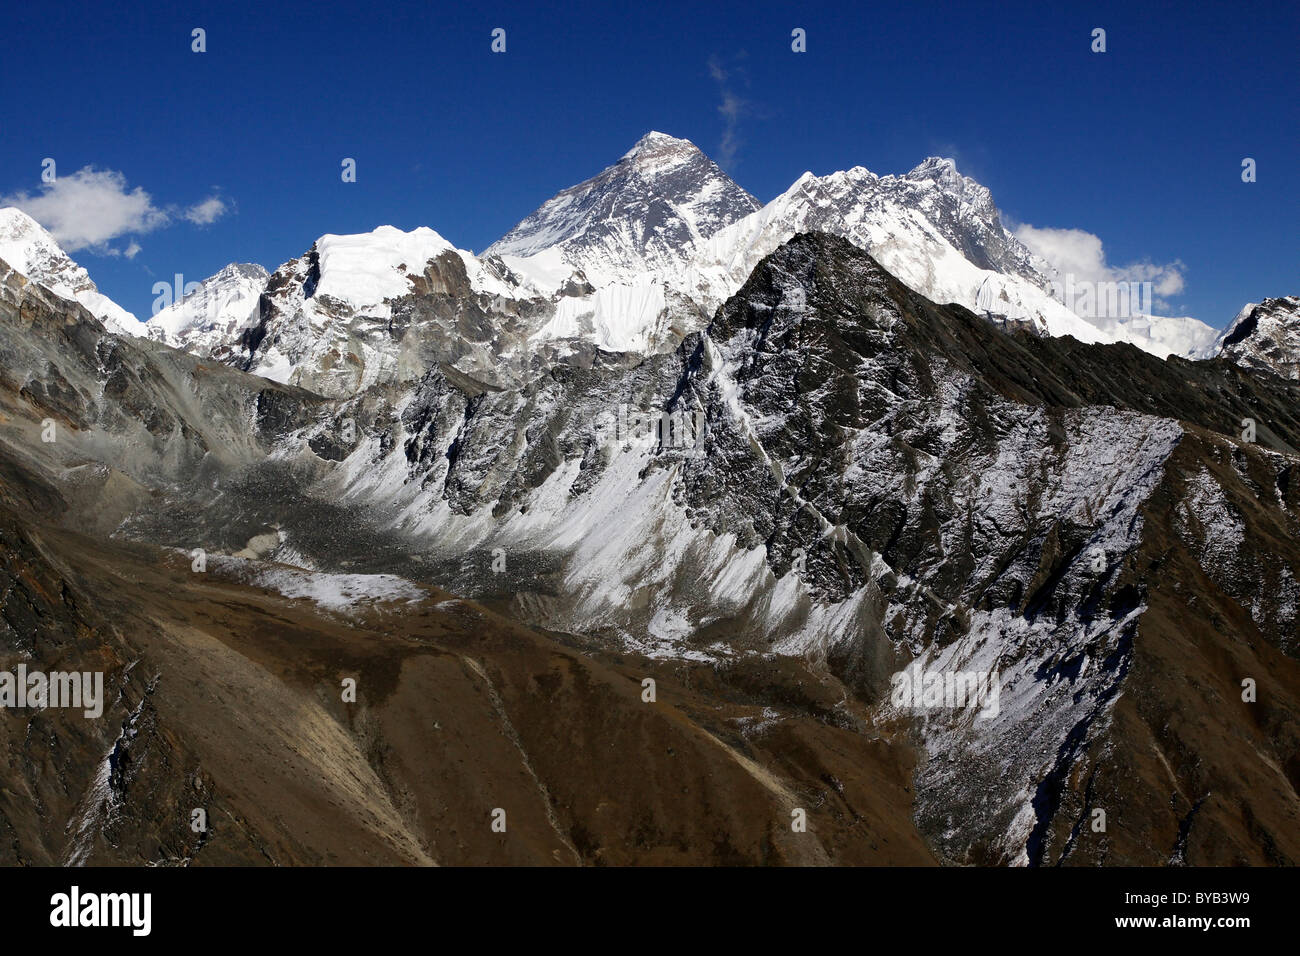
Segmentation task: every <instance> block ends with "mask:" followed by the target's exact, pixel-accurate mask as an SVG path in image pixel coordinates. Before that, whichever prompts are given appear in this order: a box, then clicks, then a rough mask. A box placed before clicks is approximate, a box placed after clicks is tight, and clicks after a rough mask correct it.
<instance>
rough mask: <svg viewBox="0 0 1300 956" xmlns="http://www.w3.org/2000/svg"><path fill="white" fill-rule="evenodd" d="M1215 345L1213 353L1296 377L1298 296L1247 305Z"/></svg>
mask: <svg viewBox="0 0 1300 956" xmlns="http://www.w3.org/2000/svg"><path fill="white" fill-rule="evenodd" d="M1215 346H1216V348H1215V351H1216V353H1217V354H1219V355H1222V356H1224V357H1225V358H1229V359H1231V360H1232V361H1234V362H1236V363H1238V364H1239V365H1244V366H1245V367H1247V368H1252V369H1260V370H1264V371H1269V372H1273V373H1274V374H1277V375H1280V376H1282V377H1283V378H1289V379H1300V296H1294V295H1288V296H1282V297H1280V298H1276V299H1265V300H1264V301H1263V302H1260V303H1259V304H1255V303H1253V302H1252V303H1250V304H1248V305H1247V306H1245V308H1243V309H1242V310H1241V312H1239V313H1238V314H1237V317H1236V318H1235V319H1234V320H1233V322H1232V324H1231V325H1229V326H1228V327H1227V328H1226V329H1224V331H1223V334H1222V335H1220V336H1219V338H1218V340H1217V341H1216V342H1215Z"/></svg>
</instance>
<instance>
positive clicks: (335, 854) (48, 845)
mask: <svg viewBox="0 0 1300 956" xmlns="http://www.w3.org/2000/svg"><path fill="white" fill-rule="evenodd" d="M8 534H9V535H10V537H9V539H8V540H7V541H6V559H7V573H8V574H9V575H10V582H11V584H10V587H9V589H8V590H7V591H6V597H5V600H4V614H5V617H6V619H7V620H11V621H12V623H14V624H17V625H18V627H15V628H14V629H13V630H11V632H10V633H11V634H18V633H19V628H21V627H22V625H23V623H24V622H23V621H21V620H14V616H15V614H16V613H17V605H16V603H15V600H16V595H18V594H27V595H29V596H30V595H41V596H43V600H44V603H43V604H42V606H41V607H40V608H39V610H38V611H36V612H34V613H35V614H36V615H37V616H39V617H40V618H41V619H42V620H43V621H44V622H45V626H46V627H47V628H48V630H49V632H50V635H51V636H50V641H49V642H38V643H37V644H36V646H35V647H34V648H33V651H34V654H33V656H34V657H35V658H36V659H38V660H42V661H50V660H51V658H50V647H51V646H53V645H55V644H57V645H58V646H59V647H60V648H61V653H60V655H59V660H58V663H59V664H60V665H61V666H63V667H65V668H76V669H87V668H90V667H91V666H92V665H94V666H104V667H105V668H106V669H107V670H108V671H109V675H108V678H107V679H108V681H109V682H110V683H112V684H113V686H115V687H119V688H120V693H121V696H120V697H119V698H118V699H117V700H116V701H115V702H114V703H113V704H112V706H110V707H109V708H108V709H107V710H106V712H105V716H104V718H102V720H99V721H95V720H86V719H85V718H83V717H81V716H80V714H79V713H78V714H76V715H69V714H68V713H67V712H58V711H42V712H29V711H16V710H10V711H6V712H5V713H4V715H3V727H4V734H3V738H0V739H2V740H3V744H2V746H3V748H4V752H5V759H6V761H7V763H8V765H9V767H10V771H9V783H8V785H7V786H6V788H5V790H4V791H3V793H0V815H2V816H3V819H4V821H5V823H6V830H7V835H8V837H9V839H8V840H7V841H6V844H5V846H4V848H3V852H4V854H5V855H6V856H7V857H8V862H11V863H16V862H29V863H58V862H86V863H91V864H95V863H128V864H131V863H177V862H186V861H188V862H191V863H213V864H229V863H275V864H303V863H305V864H325V863H331V864H367V863H372V864H427V863H443V864H448V863H450V864H486V863H505V864H552V863H557V864H575V863H738V864H739V863H773V864H782V863H785V864H789V863H803V864H816V863H847V862H854V863H927V862H930V861H931V856H930V854H929V852H928V851H927V849H926V848H925V846H924V844H923V842H922V840H921V839H920V837H919V836H918V835H917V833H916V832H915V830H914V828H913V827H912V824H911V821H910V812H911V794H910V792H909V790H908V785H907V779H908V774H909V767H910V762H909V760H910V758H909V756H908V753H907V751H906V749H905V748H902V747H896V746H893V745H891V744H890V743H889V742H888V741H885V740H882V739H879V738H877V737H875V736H872V735H864V734H863V733H860V732H859V731H858V729H853V728H852V725H853V724H855V723H856V719H855V718H854V717H853V716H852V715H851V714H849V713H847V712H845V713H843V714H842V715H840V716H838V717H835V718H834V719H828V716H827V715H828V714H831V713H832V711H831V707H832V705H833V703H834V700H835V698H834V697H833V696H831V695H829V694H827V697H828V699H827V700H818V699H817V698H818V696H819V695H821V694H825V693H827V692H826V691H822V690H812V691H808V690H802V691H801V690H799V689H798V688H799V685H800V684H801V683H802V684H804V685H805V686H806V687H812V684H813V681H812V679H811V677H810V676H809V675H807V674H805V673H800V672H799V671H798V669H797V668H792V665H791V664H790V663H789V662H779V663H772V664H771V665H770V667H771V672H770V673H769V674H762V675H757V678H756V679H757V681H758V682H759V683H761V684H763V685H765V686H766V692H765V693H761V694H757V693H754V692H753V691H745V690H740V689H738V687H736V686H732V687H728V688H723V692H722V693H718V690H719V688H717V687H710V688H707V690H708V691H709V693H706V694H701V693H698V692H697V691H695V690H693V689H692V688H691V686H690V684H691V682H692V681H693V680H695V679H697V678H698V677H699V676H700V675H697V674H694V673H693V672H692V671H691V670H690V669H689V668H686V667H684V665H681V664H680V663H678V664H672V665H665V664H662V663H658V662H650V661H645V660H634V659H624V660H614V661H608V662H607V661H601V660H596V659H592V658H591V657H589V656H588V655H587V654H585V653H580V652H578V651H577V650H575V649H573V648H570V647H567V646H565V645H564V644H563V643H561V642H560V641H559V640H557V639H555V638H553V637H550V636H546V635H542V634H538V633H535V632H533V631H530V630H528V629H525V628H523V627H521V626H518V625H515V624H512V623H510V622H508V621H506V620H505V619H502V618H499V617H497V616H496V615H494V614H492V613H491V612H489V611H487V610H486V609H484V608H482V607H479V606H477V605H474V604H472V603H469V602H462V601H457V600H455V599H453V598H451V597H450V596H449V595H446V594H442V593H440V592H437V591H433V590H431V591H430V593H429V595H428V597H427V598H425V599H424V600H422V601H420V602H419V603H418V604H414V605H402V606H401V607H400V609H399V608H397V607H394V606H385V605H382V604H380V605H376V606H374V607H372V608H369V609H366V610H364V611H362V612H360V613H359V614H358V616H357V617H356V618H355V620H350V619H348V618H347V617H345V616H343V615H341V614H336V613H333V612H329V611H322V610H321V609H320V608H318V607H317V606H316V605H314V604H312V603H311V602H309V601H306V600H290V599H287V598H285V597H283V596H281V595H280V594H278V593H276V592H273V591H266V590H263V589H260V588H254V587H249V586H246V585H242V584H238V583H234V582H232V581H230V580H223V579H222V575H221V572H220V571H215V570H210V571H208V572H206V573H203V574H199V573H195V572H193V571H191V569H190V564H189V560H188V558H186V557H184V556H181V555H175V554H171V553H165V552H159V551H156V550H154V549H151V548H144V547H131V548H128V547H122V546H120V545H116V544H108V543H104V542H100V541H95V540H92V539H88V538H84V537H82V536H79V535H76V534H73V533H71V532H67V531H60V530H53V529H48V528H47V529H43V530H38V531H32V530H29V529H24V528H22V527H20V525H19V524H18V523H17V522H15V521H13V519H12V518H10V519H9V521H8ZM108 621H111V622H112V624H111V625H110V624H108V623H107V622H108ZM69 630H72V631H74V632H75V635H76V636H75V638H74V637H73V636H72V635H70V634H68V633H67V631H69ZM18 651H19V648H17V647H14V646H9V647H6V653H5V657H6V658H7V659H8V666H10V667H12V666H13V665H14V658H15V657H16V652H18ZM29 666H35V665H31V664H29ZM51 666H52V665H51ZM758 666H759V667H762V666H764V665H758ZM647 676H650V677H654V678H655V679H656V681H657V682H658V688H657V690H658V700H657V702H655V703H645V702H643V701H642V685H641V681H642V679H643V678H644V677H647ZM346 677H352V678H354V679H355V680H356V681H357V687H358V694H357V702H356V703H355V704H353V703H344V702H343V701H342V699H341V692H340V684H341V681H342V680H343V679H344V678H346ZM738 678H743V679H739V680H738V684H739V683H744V682H749V683H753V682H754V680H755V678H752V677H750V676H746V675H738ZM708 680H710V681H716V678H714V677H712V676H711V672H710V676H709V678H708ZM764 707H771V708H773V710H771V711H769V712H768V715H769V717H770V716H772V715H773V714H774V713H776V714H779V715H780V716H781V717H783V718H785V719H783V720H780V721H779V722H777V723H776V724H775V726H774V727H773V729H772V730H771V731H770V732H764V731H762V730H761V729H760V730H757V731H755V730H752V729H751V730H750V731H749V732H748V733H747V732H745V730H744V729H743V728H744V727H745V726H746V724H747V723H748V724H751V725H752V724H754V723H755V721H757V722H758V723H762V722H763V719H762V714H763V710H764ZM747 719H748V720H747ZM119 730H120V731H121V733H120V734H119ZM110 752H111V753H112V758H111V760H109V764H111V773H110V774H109V775H108V780H107V784H106V785H104V786H101V787H100V788H99V789H96V787H95V780H96V775H97V774H98V773H99V770H100V768H101V767H103V766H105V760H106V759H107V755H108V754H109V753H110ZM55 761H58V766H57V767H56V768H52V767H51V766H50V765H51V763H53V762H55ZM51 771H53V778H54V779H52V775H51ZM54 780H57V785H55V783H54ZM51 789H53V790H55V791H57V792H56V793H50V792H48V791H50V790H51ZM795 807H803V808H805V809H806V810H807V812H808V821H809V825H808V832H807V833H795V832H792V829H791V810H792V809H794V808H795ZM34 808H39V812H38V810H37V809H34ZM196 808H202V809H204V810H205V811H206V814H207V818H208V822H209V828H208V831H207V832H206V833H204V834H197V833H194V832H192V831H191V829H190V828H189V823H190V818H191V813H192V811H193V810H194V809H196ZM495 808H502V809H504V810H505V811H506V819H507V831H506V833H504V834H501V833H494V832H493V831H492V829H491V826H490V824H491V813H492V811H493V810H494V809H495Z"/></svg>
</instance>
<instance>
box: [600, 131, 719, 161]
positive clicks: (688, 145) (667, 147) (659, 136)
mask: <svg viewBox="0 0 1300 956" xmlns="http://www.w3.org/2000/svg"><path fill="white" fill-rule="evenodd" d="M699 151H700V150H699V148H698V147H697V146H696V145H695V144H694V143H692V142H691V141H690V140H689V139H678V138H677V137H676V136H669V135H668V134H667V133H661V132H659V131H658V130H653V129H652V130H651V131H650V132H648V133H646V134H645V135H644V136H642V137H641V138H640V139H639V140H637V141H636V145H635V146H633V147H632V148H631V149H629V150H628V151H627V152H626V153H624V154H623V156H622V159H630V160H646V159H649V158H651V157H654V156H656V155H663V154H665V153H668V152H677V153H681V154H689V153H698V152H699ZM621 161H622V160H620V162H621Z"/></svg>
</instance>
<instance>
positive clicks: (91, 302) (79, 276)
mask: <svg viewBox="0 0 1300 956" xmlns="http://www.w3.org/2000/svg"><path fill="white" fill-rule="evenodd" d="M0 259H3V260H4V261H5V262H7V263H9V265H11V266H12V267H13V268H15V269H17V270H18V271H19V272H21V273H22V274H23V275H25V276H26V277H27V278H28V279H30V280H31V281H33V282H35V283H37V284H38V285H42V286H44V287H45V288H47V289H49V290H50V291H51V292H53V293H54V294H55V295H59V296H62V297H63V298H65V299H72V300H74V301H76V302H80V303H81V304H82V305H84V306H85V307H86V309H88V310H89V311H90V313H91V314H92V315H94V316H95V317H96V318H98V319H99V320H100V321H101V322H103V323H104V327H105V328H106V329H108V330H109V331H110V332H116V333H118V334H125V335H138V334H140V332H141V331H142V330H141V328H140V323H139V321H138V320H137V319H136V317H135V316H134V315H132V314H131V313H130V312H128V311H126V309H124V308H122V307H121V306H120V305H118V304H117V303H116V302H114V301H113V300H112V299H110V298H109V297H108V296H106V295H104V294H103V293H102V292H100V291H99V289H98V288H97V287H96V286H95V283H94V282H92V281H91V279H90V274H89V273H87V272H86V270H85V269H83V268H82V267H81V266H79V265H77V263H76V262H74V261H73V260H72V258H71V257H69V256H68V254H67V253H66V252H64V251H63V250H62V249H61V248H60V247H59V244H58V243H57V242H55V241H54V237H53V236H51V235H50V234H49V233H48V232H46V231H45V229H44V228H43V227H42V226H41V224H40V223H38V222H37V221H36V220H35V219H33V218H32V217H31V216H29V215H27V213H25V212H23V211H22V210H21V209H17V208H15V207H13V206H7V207H5V208H3V209H0Z"/></svg>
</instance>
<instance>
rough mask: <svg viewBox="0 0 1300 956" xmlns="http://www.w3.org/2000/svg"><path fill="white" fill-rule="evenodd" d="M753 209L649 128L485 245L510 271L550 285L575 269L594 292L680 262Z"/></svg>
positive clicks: (716, 172)
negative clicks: (604, 165)
mask: <svg viewBox="0 0 1300 956" xmlns="http://www.w3.org/2000/svg"><path fill="white" fill-rule="evenodd" d="M758 208H759V202H758V200H756V199H755V198H754V197H753V196H751V195H750V194H749V193H747V192H745V190H743V189H741V188H740V187H739V186H737V185H736V184H735V183H734V182H733V181H732V180H731V178H730V177H729V176H727V174H726V173H724V172H723V171H722V170H721V169H720V168H719V167H718V165H717V164H716V163H714V162H713V161H712V160H711V159H709V158H708V157H707V156H705V155H704V154H703V153H702V152H700V150H699V149H697V148H696V147H695V145H694V144H693V143H691V142H689V141H688V140H684V139H677V138H675V137H673V136H669V135H667V134H665V133H659V132H650V133H647V134H646V135H645V136H643V137H641V139H640V140H639V141H638V142H637V144H636V145H635V146H633V147H632V149H630V150H629V151H628V152H626V153H625V154H623V157H622V158H621V159H620V160H619V161H618V162H617V163H615V164H614V165H613V166H610V167H608V168H607V169H605V170H603V171H602V172H600V173H599V174H598V175H596V176H593V177H592V178H591V179H588V180H586V181H585V182H581V183H579V184H578V185H576V186H571V187H569V188H568V189H565V190H563V191H561V192H559V193H557V194H556V195H555V196H553V197H552V198H551V199H548V200H547V201H546V202H545V203H543V204H542V205H541V206H540V207H538V208H537V209H536V210H535V211H534V212H533V213H532V214H531V215H530V216H528V217H527V218H526V219H524V220H523V221H522V222H520V223H519V224H518V225H517V226H515V227H514V228H513V229H511V230H510V232H508V233H507V234H506V235H505V236H504V237H502V238H501V239H499V240H497V242H495V243H493V244H492V245H491V246H489V247H488V249H487V250H486V252H485V255H487V256H500V257H501V258H502V259H503V260H504V261H505V262H506V264H507V265H508V266H509V267H510V268H511V269H512V270H514V271H516V272H519V273H522V274H524V275H527V276H530V277H532V278H533V279H534V280H535V281H537V282H538V283H539V284H540V285H542V286H543V287H547V288H551V289H557V288H559V287H560V285H561V284H562V283H564V282H565V281H567V280H568V279H569V278H570V276H572V274H573V272H574V271H575V270H577V269H581V270H582V272H583V273H584V275H585V276H586V278H587V279H589V280H590V281H591V282H593V283H595V284H596V285H597V286H602V285H606V284H609V283H612V282H627V281H629V280H630V279H631V278H632V277H634V276H637V275H640V274H642V273H646V272H650V271H655V270H659V271H663V270H670V271H671V270H673V269H677V268H680V267H681V266H682V265H683V264H684V263H686V262H688V261H689V260H690V259H691V258H693V256H694V255H695V254H696V252H697V251H698V247H699V246H700V244H701V243H702V242H703V241H704V240H705V239H707V238H708V237H709V236H711V235H713V234H714V233H716V232H717V231H718V230H719V229H722V228H724V227H725V226H727V225H729V224H731V223H733V222H735V221H737V220H738V219H740V218H742V217H744V216H746V215H748V214H750V213H751V212H753V211H754V210H756V209H758Z"/></svg>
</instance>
